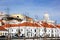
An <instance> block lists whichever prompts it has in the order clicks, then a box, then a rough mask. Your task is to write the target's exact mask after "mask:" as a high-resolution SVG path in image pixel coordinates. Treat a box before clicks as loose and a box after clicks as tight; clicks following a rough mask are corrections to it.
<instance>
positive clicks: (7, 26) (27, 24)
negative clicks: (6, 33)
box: [2, 22, 40, 28]
mask: <svg viewBox="0 0 60 40" xmlns="http://www.w3.org/2000/svg"><path fill="white" fill-rule="evenodd" d="M22 26H30V27H40V25H38V24H37V23H30V22H24V23H20V24H5V25H3V26H2V27H5V28H9V27H22Z"/></svg>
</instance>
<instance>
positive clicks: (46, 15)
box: [43, 12, 49, 21]
mask: <svg viewBox="0 0 60 40" xmlns="http://www.w3.org/2000/svg"><path fill="white" fill-rule="evenodd" d="M43 18H44V21H48V20H49V14H48V13H47V12H46V13H45V14H44V16H43Z"/></svg>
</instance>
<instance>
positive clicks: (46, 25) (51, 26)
mask: <svg viewBox="0 0 60 40" xmlns="http://www.w3.org/2000/svg"><path fill="white" fill-rule="evenodd" d="M41 25H42V26H43V27H46V28H54V26H53V25H52V24H48V23H46V22H42V24H41Z"/></svg>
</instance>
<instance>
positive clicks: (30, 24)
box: [18, 22, 40, 27]
mask: <svg viewBox="0 0 60 40" xmlns="http://www.w3.org/2000/svg"><path fill="white" fill-rule="evenodd" d="M18 26H31V27H40V25H38V24H37V23H30V22H24V23H22V24H18Z"/></svg>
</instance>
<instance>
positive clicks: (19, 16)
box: [11, 14, 25, 19]
mask: <svg viewBox="0 0 60 40" xmlns="http://www.w3.org/2000/svg"><path fill="white" fill-rule="evenodd" d="M11 16H12V17H14V18H20V19H24V18H25V16H24V15H22V14H12V15H11Z"/></svg>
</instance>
